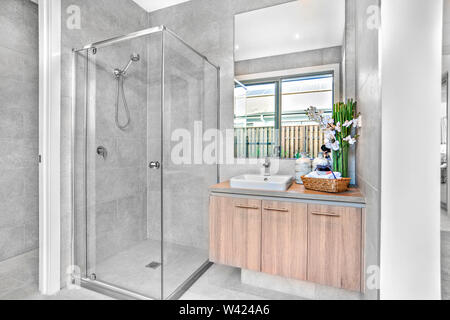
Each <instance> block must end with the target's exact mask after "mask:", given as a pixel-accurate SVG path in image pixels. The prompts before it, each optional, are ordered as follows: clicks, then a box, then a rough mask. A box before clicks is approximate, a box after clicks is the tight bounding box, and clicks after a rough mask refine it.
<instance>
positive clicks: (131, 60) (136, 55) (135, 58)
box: [120, 53, 141, 75]
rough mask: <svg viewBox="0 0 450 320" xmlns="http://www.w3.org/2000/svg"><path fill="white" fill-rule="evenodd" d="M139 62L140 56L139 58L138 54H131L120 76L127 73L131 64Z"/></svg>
mask: <svg viewBox="0 0 450 320" xmlns="http://www.w3.org/2000/svg"><path fill="white" fill-rule="evenodd" d="M139 60H141V56H140V55H139V54H137V53H133V54H132V55H131V56H130V61H128V64H127V66H126V67H125V68H123V70H122V71H121V72H120V73H121V74H122V75H125V74H126V73H127V71H128V69H129V68H130V67H131V64H132V63H133V62H138V61H139Z"/></svg>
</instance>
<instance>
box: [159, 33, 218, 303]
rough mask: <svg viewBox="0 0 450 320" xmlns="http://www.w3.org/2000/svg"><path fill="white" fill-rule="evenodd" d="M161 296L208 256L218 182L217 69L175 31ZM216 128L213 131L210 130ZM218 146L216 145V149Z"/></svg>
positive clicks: (168, 76) (170, 55)
mask: <svg viewBox="0 0 450 320" xmlns="http://www.w3.org/2000/svg"><path fill="white" fill-rule="evenodd" d="M164 59H165V60H164V100H163V104H164V107H163V120H164V131H163V144H164V157H163V265H164V273H163V297H164V298H165V299H166V298H168V297H169V296H170V295H171V294H172V293H173V292H174V291H176V289H177V288H178V287H180V286H181V285H182V284H183V282H185V281H186V279H188V278H189V277H190V276H191V275H193V274H194V273H195V271H196V270H197V269H198V268H199V267H201V266H202V265H203V264H205V263H206V262H207V261H208V249H209V241H208V239H209V232H208V230H209V228H208V226H209V222H208V204H209V200H208V199H209V194H208V189H209V187H210V186H211V185H214V184H216V183H217V179H218V167H217V162H216V161H211V160H214V158H213V156H214V152H212V154H211V152H210V156H209V157H204V151H206V152H208V150H211V149H210V148H209V149H206V148H205V147H207V146H211V144H212V143H214V142H215V140H214V139H213V140H212V141H210V142H205V141H204V135H205V133H207V132H209V133H213V134H214V133H217V130H216V129H217V123H218V113H217V109H218V83H217V69H216V68H215V67H213V66H212V65H211V64H209V63H208V62H207V61H206V60H205V59H204V58H203V57H202V56H200V55H198V54H197V53H196V52H194V51H193V50H192V49H191V48H190V47H188V46H187V45H186V44H185V43H183V42H182V41H180V39H178V38H177V37H176V36H175V35H174V34H172V33H170V32H166V33H165V34H164ZM211 130H213V131H211ZM212 151H214V150H212Z"/></svg>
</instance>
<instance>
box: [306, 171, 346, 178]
mask: <svg viewBox="0 0 450 320" xmlns="http://www.w3.org/2000/svg"><path fill="white" fill-rule="evenodd" d="M306 177H307V178H316V179H330V180H331V179H340V178H342V175H341V173H339V172H335V173H334V174H333V172H331V171H328V172H320V171H313V172H311V173H310V174H308V175H307V176H306Z"/></svg>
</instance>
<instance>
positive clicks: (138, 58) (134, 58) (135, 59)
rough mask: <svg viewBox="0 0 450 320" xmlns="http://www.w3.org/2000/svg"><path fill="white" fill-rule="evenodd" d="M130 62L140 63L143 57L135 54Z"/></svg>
mask: <svg viewBox="0 0 450 320" xmlns="http://www.w3.org/2000/svg"><path fill="white" fill-rule="evenodd" d="M130 60H131V61H133V62H138V61H139V60H141V56H140V55H139V54H137V53H133V54H132V55H131V57H130Z"/></svg>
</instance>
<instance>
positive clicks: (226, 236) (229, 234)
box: [210, 196, 261, 271]
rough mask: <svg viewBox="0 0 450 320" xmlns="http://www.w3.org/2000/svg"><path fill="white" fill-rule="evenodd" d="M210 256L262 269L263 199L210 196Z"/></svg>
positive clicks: (251, 268) (221, 260) (234, 263)
mask: <svg viewBox="0 0 450 320" xmlns="http://www.w3.org/2000/svg"><path fill="white" fill-rule="evenodd" d="M210 260H211V261H212V262H215V263H219V264H225V265H229V266H233V267H238V268H243V269H248V270H254V271H261V201H260V200H250V199H238V198H226V197H215V196H213V197H211V200H210Z"/></svg>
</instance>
